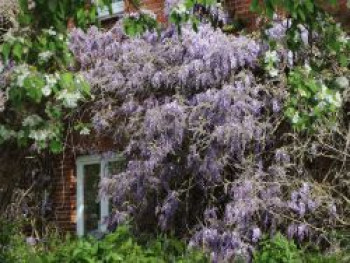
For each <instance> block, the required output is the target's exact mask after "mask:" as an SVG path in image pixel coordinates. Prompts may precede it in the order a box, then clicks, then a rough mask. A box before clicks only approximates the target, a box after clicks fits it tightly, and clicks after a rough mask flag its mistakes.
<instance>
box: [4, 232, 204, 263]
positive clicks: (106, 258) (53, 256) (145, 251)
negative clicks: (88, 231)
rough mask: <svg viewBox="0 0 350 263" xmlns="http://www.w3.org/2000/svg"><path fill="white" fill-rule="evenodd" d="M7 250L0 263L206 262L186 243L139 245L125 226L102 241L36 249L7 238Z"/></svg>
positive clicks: (70, 242)
mask: <svg viewBox="0 0 350 263" xmlns="http://www.w3.org/2000/svg"><path fill="white" fill-rule="evenodd" d="M8 241H10V242H9V243H10V244H9V248H8V249H7V252H6V253H3V254H2V255H3V257H1V256H0V262H6V263H27V262H31V263H62V262H65V263H85V262H86V263H96V262H103V263H112V262H113V263H114V262H125V263H128V262H130V263H134V262H145V263H146V262H150V263H151V262H159V263H162V262H164V263H167V262H182V263H185V262H188V263H190V262H191V263H192V262H198V263H200V262H208V260H207V258H206V257H205V255H203V254H202V253H200V252H198V251H189V250H187V246H186V244H185V243H183V242H181V241H179V240H176V239H170V238H165V237H158V238H156V239H154V238H152V239H149V240H148V241H146V242H140V241H139V240H137V239H136V238H135V237H134V236H133V235H132V234H131V232H130V228H129V227H128V226H121V227H119V228H118V229H117V231H115V232H114V233H111V234H109V235H107V236H105V237H104V238H103V239H101V240H97V239H95V238H93V237H87V238H83V239H72V238H70V237H67V238H66V239H65V240H64V242H62V241H61V240H60V239H59V238H57V237H56V236H54V237H52V238H50V239H49V240H46V241H45V240H44V241H41V242H39V243H38V244H37V245H35V246H30V245H28V244H26V242H25V239H24V238H23V236H22V237H19V235H15V236H12V238H11V237H9V239H8Z"/></svg>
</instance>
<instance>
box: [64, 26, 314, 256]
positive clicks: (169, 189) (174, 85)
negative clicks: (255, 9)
mask: <svg viewBox="0 0 350 263" xmlns="http://www.w3.org/2000/svg"><path fill="white" fill-rule="evenodd" d="M70 47H71V50H72V52H73V53H74V55H75V56H76V58H77V60H78V61H79V62H80V66H81V70H82V72H83V74H84V75H85V76H86V78H87V79H88V80H89V82H90V83H91V85H92V88H93V93H94V96H95V100H94V102H93V103H92V106H91V108H90V114H91V119H92V123H93V126H94V130H95V132H96V133H97V134H100V135H108V136H110V137H111V138H113V139H114V140H115V142H116V144H118V145H119V146H120V147H121V148H122V149H123V154H124V155H125V157H126V160H128V161H127V164H126V168H125V170H124V171H122V172H120V173H118V174H115V175H113V176H112V177H111V178H105V179H104V180H103V181H102V182H101V191H103V192H105V193H107V194H108V195H110V196H111V197H112V200H113V203H114V206H115V208H116V209H117V211H118V212H117V213H116V214H115V220H113V222H116V223H112V225H113V224H114V225H118V224H119V222H120V221H121V219H120V218H122V219H123V218H124V215H125V214H124V213H126V214H128V211H127V207H129V206H130V205H131V206H132V207H134V210H133V213H134V214H136V215H137V214H141V213H146V212H147V215H149V218H148V220H147V221H150V220H154V222H152V224H151V225H152V226H159V228H160V229H161V230H162V231H169V230H175V231H176V233H183V232H184V226H186V227H187V228H188V229H190V230H191V232H192V233H193V237H192V239H191V242H190V244H191V245H193V246H198V247H201V248H205V249H207V250H208V251H210V253H212V254H211V255H212V259H213V261H229V260H232V259H233V258H239V257H243V258H244V259H246V260H249V258H250V257H251V255H252V251H253V248H254V245H256V243H258V242H259V240H260V239H261V236H262V234H263V232H265V233H266V232H267V233H274V232H275V231H276V229H277V228H280V229H286V228H285V227H284V228H283V227H281V226H282V225H283V224H284V226H286V225H287V226H288V225H290V222H286V220H285V217H283V216H279V215H280V214H283V213H284V214H290V213H293V215H294V216H295V217H297V218H298V219H307V218H308V216H307V215H308V214H309V213H313V211H314V210H315V209H317V208H318V204H317V202H316V200H315V199H314V198H312V195H311V184H310V185H309V184H305V185H303V186H302V187H301V188H300V189H298V190H296V191H295V192H293V193H292V198H291V200H289V197H288V196H286V193H287V192H286V191H284V190H283V187H284V186H285V184H287V185H288V184H289V180H290V178H289V177H288V176H289V173H290V167H291V166H292V165H291V163H292V160H291V159H292V157H291V156H290V155H289V154H288V152H287V150H284V148H283V147H280V148H276V146H275V145H274V137H273V136H274V135H273V132H272V131H273V120H274V119H277V118H278V117H281V114H282V112H281V107H282V102H281V98H280V97H279V96H277V95H275V94H278V93H276V92H274V91H271V90H269V85H267V84H266V83H264V82H263V81H261V78H260V77H259V76H258V74H255V71H256V70H257V69H258V61H259V59H260V55H261V53H262V51H263V48H262V47H261V45H260V44H258V42H256V41H255V40H253V39H251V38H249V37H245V36H239V37H233V36H227V35H225V34H223V33H222V32H221V31H220V30H214V29H212V28H211V27H210V26H208V25H201V26H200V27H199V31H198V32H197V33H196V32H194V31H193V30H192V29H191V28H188V27H184V28H183V30H182V35H181V37H179V36H178V35H176V34H174V31H173V29H172V28H170V29H167V30H165V31H163V32H161V34H160V36H159V37H158V36H155V35H154V34H151V33H146V34H145V35H144V36H142V37H139V38H135V39H129V38H128V37H126V36H125V35H123V33H122V31H121V29H120V25H119V24H117V25H116V26H114V27H113V28H112V29H111V30H110V31H107V32H101V31H98V30H97V29H96V28H91V29H90V30H89V31H88V32H87V33H84V32H82V31H80V30H75V31H74V32H72V35H71V43H70ZM293 189H294V188H293ZM137 218H138V217H136V222H135V223H136V224H139V225H140V228H146V227H147V224H148V225H149V223H150V222H147V224H146V222H145V220H142V219H141V220H137ZM152 218H154V219H152ZM296 229H297V230H295V228H292V226H290V230H289V231H288V232H290V233H291V235H290V236H291V237H296V234H295V233H297V236H298V238H299V240H303V238H301V237H306V236H307V235H308V234H309V233H310V230H309V228H301V227H300V226H297V228H296ZM294 230H295V231H294ZM296 231H297V232H296Z"/></svg>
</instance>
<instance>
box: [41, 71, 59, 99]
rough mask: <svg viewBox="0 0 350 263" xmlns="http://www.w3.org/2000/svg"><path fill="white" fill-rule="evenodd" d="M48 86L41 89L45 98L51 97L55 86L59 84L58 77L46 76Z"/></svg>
mask: <svg viewBox="0 0 350 263" xmlns="http://www.w3.org/2000/svg"><path fill="white" fill-rule="evenodd" d="M45 80H46V85H45V86H44V87H43V88H42V89H41V91H42V93H43V95H44V96H46V97H47V96H50V95H51V92H52V88H53V86H55V85H56V83H57V77H56V76H55V75H45Z"/></svg>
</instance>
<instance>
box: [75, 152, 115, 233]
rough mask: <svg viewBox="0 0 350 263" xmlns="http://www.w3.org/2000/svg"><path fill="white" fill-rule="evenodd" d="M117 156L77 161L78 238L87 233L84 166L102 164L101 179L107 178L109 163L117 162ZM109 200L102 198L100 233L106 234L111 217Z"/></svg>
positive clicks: (94, 157) (99, 156) (95, 156)
mask: <svg viewBox="0 0 350 263" xmlns="http://www.w3.org/2000/svg"><path fill="white" fill-rule="evenodd" d="M117 160H118V158H117V156H115V155H114V156H112V157H111V158H103V157H102V155H89V156H81V157H78V158H77V160H76V168H77V210H76V212H77V225H76V231H77V235H78V236H80V237H81V236H84V235H85V234H86V233H85V220H84V166H86V165H92V164H100V178H101V179H102V178H103V177H104V176H105V171H106V169H107V167H108V163H110V162H114V161H117ZM109 212H110V211H109V198H108V197H107V196H101V199H100V215H101V216H100V221H99V227H98V229H96V230H98V231H100V232H106V231H107V225H106V224H105V223H104V221H105V218H106V217H107V216H108V215H109Z"/></svg>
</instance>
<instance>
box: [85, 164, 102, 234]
mask: <svg viewBox="0 0 350 263" xmlns="http://www.w3.org/2000/svg"><path fill="white" fill-rule="evenodd" d="M99 183H100V164H90V165H85V166H84V223H85V224H84V225H85V233H89V232H91V231H94V230H96V229H98V227H99V221H100V217H101V216H100V203H99V200H98V186H99Z"/></svg>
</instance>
